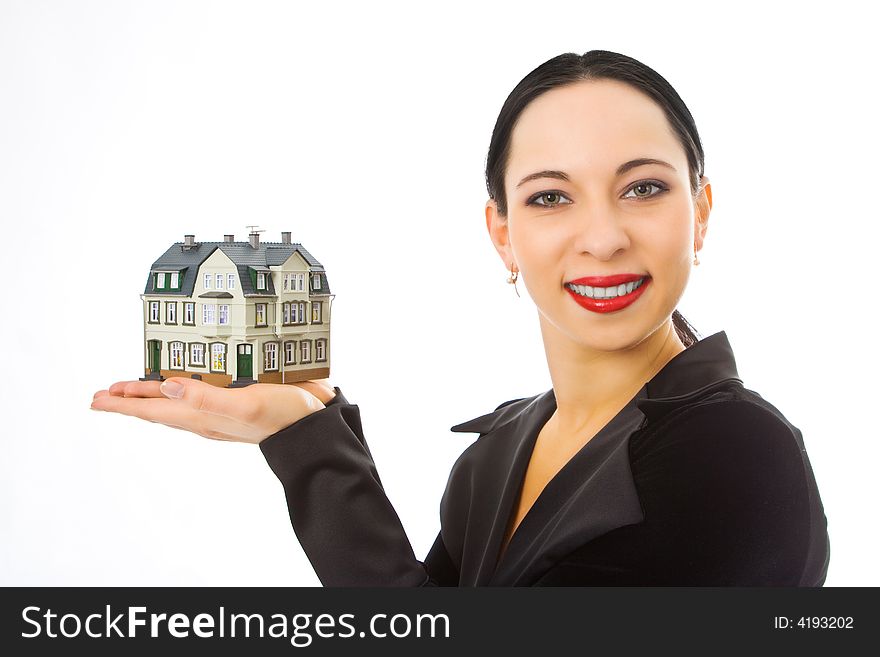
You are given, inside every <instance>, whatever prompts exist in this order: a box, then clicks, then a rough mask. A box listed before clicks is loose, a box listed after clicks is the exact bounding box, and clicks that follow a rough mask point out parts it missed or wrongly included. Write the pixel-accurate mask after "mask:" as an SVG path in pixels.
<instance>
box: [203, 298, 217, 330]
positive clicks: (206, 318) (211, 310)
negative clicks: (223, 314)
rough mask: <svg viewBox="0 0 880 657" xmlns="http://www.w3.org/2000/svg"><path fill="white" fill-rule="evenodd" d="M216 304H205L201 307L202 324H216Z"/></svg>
mask: <svg viewBox="0 0 880 657" xmlns="http://www.w3.org/2000/svg"><path fill="white" fill-rule="evenodd" d="M216 313H217V304H216V303H206V304H205V305H204V306H202V324H205V325H211V324H214V323H216V321H217V320H216Z"/></svg>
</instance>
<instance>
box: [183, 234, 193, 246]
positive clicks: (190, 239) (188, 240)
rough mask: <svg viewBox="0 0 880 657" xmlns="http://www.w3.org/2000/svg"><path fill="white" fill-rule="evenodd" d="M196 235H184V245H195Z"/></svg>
mask: <svg viewBox="0 0 880 657" xmlns="http://www.w3.org/2000/svg"><path fill="white" fill-rule="evenodd" d="M195 239H196V236H195V235H184V236H183V245H184V246H193V244H194V243H195Z"/></svg>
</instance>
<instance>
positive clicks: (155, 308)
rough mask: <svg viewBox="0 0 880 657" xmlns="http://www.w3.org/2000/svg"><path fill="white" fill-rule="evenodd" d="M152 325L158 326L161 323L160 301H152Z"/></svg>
mask: <svg viewBox="0 0 880 657" xmlns="http://www.w3.org/2000/svg"><path fill="white" fill-rule="evenodd" d="M149 322H150V324H158V323H159V302H158V301H150V319H149Z"/></svg>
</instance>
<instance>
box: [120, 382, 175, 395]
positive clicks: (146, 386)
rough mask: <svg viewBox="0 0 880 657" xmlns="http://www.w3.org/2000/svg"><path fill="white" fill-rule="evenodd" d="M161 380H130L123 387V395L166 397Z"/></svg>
mask: <svg viewBox="0 0 880 657" xmlns="http://www.w3.org/2000/svg"><path fill="white" fill-rule="evenodd" d="M161 384H162V382H161V381H128V382H127V383H126V384H125V386H123V387H122V396H123V397H164V396H165V395H163V394H162V391H161V389H160V386H161Z"/></svg>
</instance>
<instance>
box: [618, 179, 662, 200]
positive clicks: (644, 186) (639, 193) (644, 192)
mask: <svg viewBox="0 0 880 657" xmlns="http://www.w3.org/2000/svg"><path fill="white" fill-rule="evenodd" d="M651 187H653V188H655V189H657V190H658V191H657V192H656V193H653V194H652V193H651ZM668 189H669V188H668V187H666V186H665V185H664V184H663V183H661V182H659V181H656V180H640V181H639V182H637V183H636V184H635V185H633V186H632V187H630V188H629V191H630V192H634V193H635V195H634V196H630V195H629V194H624V198H651V197H653V196H659V195H660V194H662V193H663V192H665V191H668Z"/></svg>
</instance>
